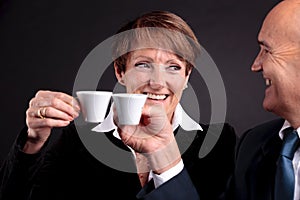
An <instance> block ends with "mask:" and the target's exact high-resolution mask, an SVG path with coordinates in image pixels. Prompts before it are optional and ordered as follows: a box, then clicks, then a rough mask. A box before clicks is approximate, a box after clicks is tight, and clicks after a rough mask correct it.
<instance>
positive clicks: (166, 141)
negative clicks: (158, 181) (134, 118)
mask: <svg viewBox="0 0 300 200" xmlns="http://www.w3.org/2000/svg"><path fill="white" fill-rule="evenodd" d="M114 113H115V114H114V120H115V123H116V124H118V117H117V113H116V109H115V108H114ZM117 126H118V132H119V134H120V137H121V139H122V141H123V142H124V143H125V144H126V145H128V146H130V147H131V148H133V149H134V150H135V151H136V152H137V153H139V154H142V155H143V156H145V157H146V158H147V160H148V164H149V165H150V168H151V169H152V170H154V171H156V172H157V173H162V172H164V171H166V170H167V169H169V168H171V167H173V166H175V165H176V164H177V163H178V162H179V161H180V159H181V155H180V152H179V149H178V146H177V143H176V140H175V136H174V134H173V129H172V125H171V123H170V121H169V119H168V117H167V115H166V113H165V110H164V108H163V107H162V106H160V105H155V106H149V107H147V106H145V107H144V109H143V112H142V117H141V121H140V124H139V125H136V126H132V125H117Z"/></svg>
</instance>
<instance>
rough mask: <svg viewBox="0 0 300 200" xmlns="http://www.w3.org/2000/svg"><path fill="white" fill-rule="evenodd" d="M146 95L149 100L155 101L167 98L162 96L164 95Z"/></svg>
mask: <svg viewBox="0 0 300 200" xmlns="http://www.w3.org/2000/svg"><path fill="white" fill-rule="evenodd" d="M147 95H148V98H149V99H155V100H163V99H165V98H166V97H167V95H164V94H150V93H147Z"/></svg>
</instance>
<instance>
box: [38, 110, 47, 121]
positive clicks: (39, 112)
mask: <svg viewBox="0 0 300 200" xmlns="http://www.w3.org/2000/svg"><path fill="white" fill-rule="evenodd" d="M42 109H43V110H44V108H39V109H38V111H37V114H38V117H39V118H41V119H45V116H44V115H42V112H41V110H42Z"/></svg>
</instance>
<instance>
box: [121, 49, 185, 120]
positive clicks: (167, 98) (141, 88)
mask: <svg viewBox="0 0 300 200" xmlns="http://www.w3.org/2000/svg"><path fill="white" fill-rule="evenodd" d="M116 76H117V78H118V80H119V82H121V83H122V84H123V85H124V86H125V87H126V90H127V92H128V93H139V94H147V95H148V98H147V101H146V105H147V106H151V105H155V104H161V105H163V107H164V108H165V111H166V114H167V116H168V118H169V119H170V120H171V119H172V116H173V113H174V111H175V108H176V106H177V104H178V102H179V101H180V98H181V96H182V92H183V89H184V87H185V85H186V84H187V81H188V78H189V75H186V62H185V61H183V60H182V59H180V58H179V57H177V56H176V55H175V54H173V53H170V52H167V51H164V50H159V49H142V50H136V51H133V52H131V53H130V55H129V56H128V59H127V63H126V70H125V72H118V70H116Z"/></svg>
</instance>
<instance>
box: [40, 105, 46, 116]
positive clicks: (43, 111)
mask: <svg viewBox="0 0 300 200" xmlns="http://www.w3.org/2000/svg"><path fill="white" fill-rule="evenodd" d="M46 109H47V107H43V110H41V115H42V116H43V117H44V118H46V117H47V116H46Z"/></svg>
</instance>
